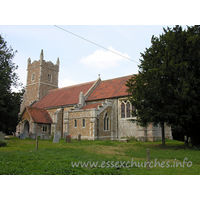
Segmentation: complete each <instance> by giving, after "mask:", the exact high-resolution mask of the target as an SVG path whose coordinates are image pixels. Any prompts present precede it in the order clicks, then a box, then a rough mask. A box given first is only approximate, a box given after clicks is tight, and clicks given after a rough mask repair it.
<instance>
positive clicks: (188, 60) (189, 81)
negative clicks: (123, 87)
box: [127, 26, 200, 145]
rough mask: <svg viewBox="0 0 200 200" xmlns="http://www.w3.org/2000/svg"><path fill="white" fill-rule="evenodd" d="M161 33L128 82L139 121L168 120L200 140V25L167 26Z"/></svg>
mask: <svg viewBox="0 0 200 200" xmlns="http://www.w3.org/2000/svg"><path fill="white" fill-rule="evenodd" d="M163 30H164V33H163V34H162V35H160V36H159V37H155V36H152V39H151V46H150V47H149V48H148V49H147V48H146V51H145V52H144V53H141V56H142V59H141V60H140V61H141V64H140V65H139V69H140V70H139V74H138V75H135V76H133V77H132V78H131V79H130V80H129V81H128V82H127V86H128V88H129V89H128V92H129V93H130V94H131V95H132V96H131V98H130V101H131V102H132V104H133V105H134V106H135V108H136V110H137V112H134V113H133V114H134V115H135V116H137V119H136V121H137V123H138V124H139V125H142V126H147V125H148V124H149V123H153V124H154V125H155V126H156V125H160V126H161V128H162V144H163V145H164V144H165V134H164V123H167V124H168V125H171V127H172V128H173V129H174V130H178V131H179V133H182V134H181V137H182V138H183V136H184V135H187V136H188V137H191V139H192V143H193V145H198V144H200V134H199V131H197V130H200V129H199V128H200V26H193V27H187V30H182V27H181V26H175V27H174V28H172V29H171V28H167V29H163Z"/></svg>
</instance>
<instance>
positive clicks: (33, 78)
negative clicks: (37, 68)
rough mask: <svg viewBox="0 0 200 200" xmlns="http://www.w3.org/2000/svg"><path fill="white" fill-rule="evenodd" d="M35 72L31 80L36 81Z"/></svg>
mask: <svg viewBox="0 0 200 200" xmlns="http://www.w3.org/2000/svg"><path fill="white" fill-rule="evenodd" d="M35 76H36V75H35V73H32V75H31V81H35Z"/></svg>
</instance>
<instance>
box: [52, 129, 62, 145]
mask: <svg viewBox="0 0 200 200" xmlns="http://www.w3.org/2000/svg"><path fill="white" fill-rule="evenodd" d="M60 138H61V133H60V131H57V132H56V133H55V134H54V137H53V143H59V140H60Z"/></svg>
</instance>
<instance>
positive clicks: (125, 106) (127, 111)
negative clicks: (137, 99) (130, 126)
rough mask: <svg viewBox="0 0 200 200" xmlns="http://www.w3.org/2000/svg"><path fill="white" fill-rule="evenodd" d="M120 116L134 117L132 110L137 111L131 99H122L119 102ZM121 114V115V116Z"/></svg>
mask: <svg viewBox="0 0 200 200" xmlns="http://www.w3.org/2000/svg"><path fill="white" fill-rule="evenodd" d="M119 109H121V110H119V113H120V114H119V117H121V118H131V117H134V116H132V111H135V107H134V106H133V105H132V104H131V102H130V101H129V100H125V101H124V100H122V101H120V102H119ZM120 115H121V116H120Z"/></svg>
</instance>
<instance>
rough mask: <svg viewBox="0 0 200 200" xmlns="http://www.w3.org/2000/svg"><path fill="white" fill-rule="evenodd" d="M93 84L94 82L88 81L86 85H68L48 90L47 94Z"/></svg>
mask: <svg viewBox="0 0 200 200" xmlns="http://www.w3.org/2000/svg"><path fill="white" fill-rule="evenodd" d="M94 82H95V81H90V82H86V83H79V84H76V85H69V86H66V87H62V88H56V89H52V90H49V92H54V91H58V90H65V89H68V88H73V87H78V86H81V85H87V84H91V83H94Z"/></svg>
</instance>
